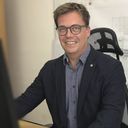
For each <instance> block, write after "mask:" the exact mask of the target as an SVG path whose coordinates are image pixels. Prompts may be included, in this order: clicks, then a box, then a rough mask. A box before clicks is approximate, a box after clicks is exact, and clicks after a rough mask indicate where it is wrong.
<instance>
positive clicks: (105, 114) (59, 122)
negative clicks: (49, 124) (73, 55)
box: [16, 47, 126, 128]
mask: <svg viewBox="0 0 128 128" xmlns="http://www.w3.org/2000/svg"><path fill="white" fill-rule="evenodd" d="M125 82H126V80H125V75H124V71H123V67H122V64H121V62H119V61H118V60H116V59H114V58H112V57H110V56H108V55H104V54H103V53H101V52H98V51H95V50H94V49H93V48H92V47H91V51H90V54H89V56H88V58H87V61H86V64H85V66H84V70H83V74H82V78H81V83H80V87H79V96H78V105H77V121H78V128H120V123H121V120H122V115H123V110H124V103H125V96H124V85H125ZM65 87H66V86H65V66H64V64H63V56H61V57H59V58H57V59H54V60H51V61H48V62H47V63H46V64H45V65H44V66H43V68H42V69H41V71H40V73H39V75H38V76H37V77H36V79H35V80H34V82H33V83H32V84H31V85H30V86H29V87H28V88H27V90H26V91H25V92H24V93H23V94H22V95H21V96H20V97H19V98H18V99H17V100H16V109H17V115H18V117H22V116H24V115H25V114H27V113H28V112H30V111H31V110H32V109H34V108H35V107H36V106H37V105H38V104H40V103H41V102H42V101H43V100H44V99H46V102H47V104H48V108H49V110H50V113H51V116H52V119H53V127H54V128H66V125H67V116H66V92H65V90H66V89H65Z"/></svg>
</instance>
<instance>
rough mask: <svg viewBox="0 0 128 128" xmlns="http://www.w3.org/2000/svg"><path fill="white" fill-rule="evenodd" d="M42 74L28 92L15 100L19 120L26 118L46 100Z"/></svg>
mask: <svg viewBox="0 0 128 128" xmlns="http://www.w3.org/2000/svg"><path fill="white" fill-rule="evenodd" d="M40 74H41V73H39V75H38V76H37V78H36V79H35V80H34V82H33V83H32V84H31V85H30V86H29V87H28V88H27V89H26V91H25V92H24V93H23V94H22V95H21V96H19V97H18V98H17V99H15V108H16V115H17V117H18V118H21V117H23V116H25V115H26V114H27V113H29V112H30V111H31V110H33V109H34V108H35V107H36V106H37V105H39V104H40V103H41V101H43V100H44V99H45V94H44V89H43V83H42V81H41V79H40Z"/></svg>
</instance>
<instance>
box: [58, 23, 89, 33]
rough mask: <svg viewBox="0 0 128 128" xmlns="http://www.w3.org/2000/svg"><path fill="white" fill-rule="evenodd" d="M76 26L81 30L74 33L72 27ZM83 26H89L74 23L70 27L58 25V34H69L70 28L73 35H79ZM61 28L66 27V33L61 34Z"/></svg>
mask: <svg viewBox="0 0 128 128" xmlns="http://www.w3.org/2000/svg"><path fill="white" fill-rule="evenodd" d="M76 26H77V27H79V29H80V30H79V32H77V33H74V32H73V29H72V28H73V27H76ZM83 27H87V25H79V24H73V25H71V26H70V27H66V26H58V27H57V28H56V30H57V31H58V34H59V35H60V36H65V35H66V34H67V32H68V29H69V30H70V32H71V33H72V34H73V35H78V34H80V32H81V29H82V28H83ZM59 28H64V29H65V33H64V34H60V31H59Z"/></svg>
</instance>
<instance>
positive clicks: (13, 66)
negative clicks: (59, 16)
mask: <svg viewBox="0 0 128 128" xmlns="http://www.w3.org/2000/svg"><path fill="white" fill-rule="evenodd" d="M5 2H6V5H5V9H6V20H7V33H8V43H9V69H10V76H11V82H12V89H13V92H14V97H17V96H18V95H20V94H21V93H22V92H23V91H24V90H25V89H26V88H27V87H28V85H30V84H31V82H32V81H33V80H34V78H35V77H36V75H37V74H38V72H39V70H40V68H41V67H42V66H43V65H44V63H45V62H46V61H47V60H49V59H51V57H52V42H53V37H54V23H53V1H52V0H6V1H5ZM43 104H44V105H42V104H41V105H40V106H39V107H37V108H36V109H35V110H34V111H33V112H32V113H30V114H28V115H27V116H26V117H25V119H28V120H31V121H35V122H37V123H43V124H45V123H46V124H47V123H49V122H51V118H50V115H49V112H48V110H47V108H46V104H45V103H43Z"/></svg>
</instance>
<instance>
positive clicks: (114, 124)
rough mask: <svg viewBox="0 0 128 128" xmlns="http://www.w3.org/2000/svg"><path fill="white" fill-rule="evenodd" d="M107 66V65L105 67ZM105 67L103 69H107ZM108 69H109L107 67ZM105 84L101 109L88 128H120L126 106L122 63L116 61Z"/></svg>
mask: <svg viewBox="0 0 128 128" xmlns="http://www.w3.org/2000/svg"><path fill="white" fill-rule="evenodd" d="M104 68H105V67H104ZM105 70H106V69H104V70H103V71H105ZM107 70H108V69H107ZM107 70H106V71H105V72H106V73H109V74H108V75H106V76H108V77H107V78H105V79H106V80H105V84H104V85H103V95H102V96H103V97H102V104H101V109H100V111H99V112H98V114H97V116H96V119H95V120H94V121H93V123H92V124H91V125H90V126H89V127H88V128H120V125H121V121H122V116H123V112H124V106H125V95H124V86H125V84H126V80H125V75H124V71H123V67H122V64H121V63H120V62H119V63H115V66H114V67H113V69H112V70H111V72H110V71H107Z"/></svg>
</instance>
